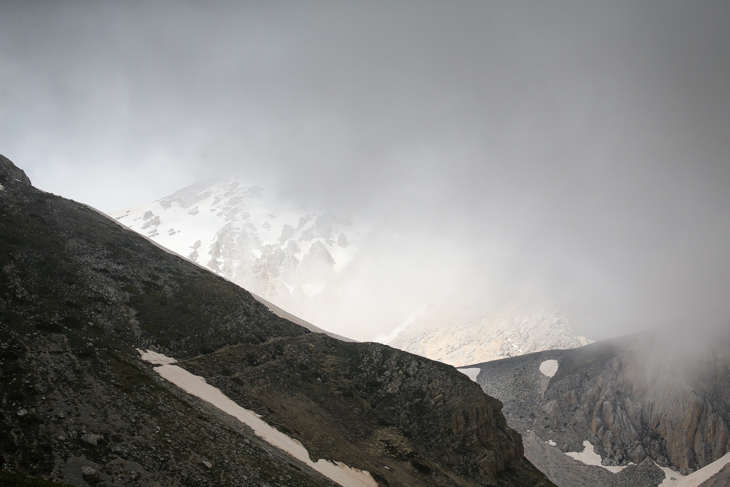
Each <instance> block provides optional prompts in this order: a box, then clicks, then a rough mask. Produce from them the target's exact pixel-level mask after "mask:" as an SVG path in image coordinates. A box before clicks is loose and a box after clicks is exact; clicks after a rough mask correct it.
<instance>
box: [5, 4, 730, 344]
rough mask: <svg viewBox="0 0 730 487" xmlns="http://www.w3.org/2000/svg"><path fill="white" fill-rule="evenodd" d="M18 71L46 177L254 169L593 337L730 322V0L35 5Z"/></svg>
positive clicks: (35, 160)
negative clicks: (387, 226)
mask: <svg viewBox="0 0 730 487" xmlns="http://www.w3.org/2000/svg"><path fill="white" fill-rule="evenodd" d="M0 66H2V70H0V90H1V91H0V141H1V142H2V149H0V150H2V151H3V152H4V153H5V154H6V155H7V156H9V157H11V159H14V160H15V161H16V162H17V163H18V164H19V165H21V166H24V167H25V168H26V169H27V171H28V173H29V175H30V176H31V178H32V179H33V180H34V182H35V183H36V184H38V185H39V186H40V187H41V188H44V189H48V190H51V191H54V192H57V193H60V194H63V195H65V196H69V197H73V198H76V199H80V200H84V201H86V202H89V203H91V204H94V205H95V206H98V207H100V208H101V209H104V210H113V209H116V208H118V207H122V206H129V205H133V204H137V203H144V202H147V201H149V200H152V199H155V198H157V197H160V196H163V195H164V194H167V193H170V192H172V191H173V190H175V189H177V188H178V187H179V186H182V185H183V184H186V183H190V182H193V181H195V180H197V179H201V178H205V177H210V176H212V175H215V174H225V173H230V172H236V171H247V172H249V173H251V174H253V175H254V177H258V178H262V179H267V180H272V181H275V184H277V185H279V186H281V187H283V188H284V189H285V190H286V191H287V192H288V193H289V194H291V195H292V197H295V198H300V197H304V198H309V199H319V200H321V202H322V204H324V205H327V206H330V207H336V208H339V209H341V210H343V211H345V212H349V213H350V214H355V215H362V216H363V217H365V216H368V215H377V216H381V215H387V216H388V218H389V219H390V221H391V223H392V224H393V225H394V226H398V227H399V228H402V229H403V230H402V231H404V232H408V233H409V235H412V236H413V237H412V240H413V241H420V242H423V245H427V244H428V243H429V242H430V243H433V245H434V248H446V247H448V248H452V247H453V245H454V244H453V243H454V242H456V243H457V244H458V245H457V247H458V248H459V249H460V250H459V252H461V253H462V255H461V256H460V259H458V260H459V262H462V261H465V262H469V263H470V264H469V265H468V267H469V272H467V271H465V272H466V273H467V275H468V277H467V278H465V282H467V283H468V284H469V286H471V287H475V286H476V287H478V288H479V289H484V290H485V291H484V292H485V293H486V292H492V291H491V290H493V289H494V288H500V287H520V286H528V287H529V286H533V287H536V288H539V289H540V290H541V291H540V292H542V293H544V294H547V295H549V296H550V297H552V298H554V299H557V300H558V301H560V302H561V303H562V304H563V305H564V306H567V307H570V308H571V309H572V310H573V311H574V313H575V315H576V316H578V317H579V318H578V321H579V325H580V326H582V327H583V329H582V330H580V331H581V332H584V333H586V334H589V335H592V336H594V337H601V336H609V335H613V334H616V333H622V332H626V331H630V330H632V329H635V328H637V327H638V328H643V327H647V326H654V325H658V324H662V323H680V324H681V323H685V324H686V323H695V322H701V323H712V324H715V325H717V326H727V325H728V319H730V306H729V305H728V304H727V300H726V299H725V296H726V295H727V292H728V290H730V277H728V276H730V272H728V271H730V258H729V257H728V256H727V255H726V254H727V251H726V250H727V248H728V243H729V240H730V221H729V220H730V216H729V215H730V212H728V209H730V196H729V195H728V191H727V189H728V187H730V185H729V183H730V161H729V156H728V154H730V150H729V149H730V142H729V141H730V88H728V87H730V7H728V5H727V4H726V3H724V2H693V3H692V4H691V5H690V4H687V3H681V2H676V3H675V2H642V3H641V4H639V5H636V4H634V3H633V2H625V3H621V2H611V3H610V4H609V3H607V2H595V3H586V2H574V3H573V2H552V3H549V4H547V3H539V4H535V3H531V2H525V3H520V2H490V3H485V2H473V3H470V2H464V3H459V4H453V3H449V4H445V3H427V2H403V3H400V4H398V5H393V3H392V2H382V3H379V2H375V3H368V4H367V5H365V4H361V3H354V2H353V3H342V2H331V3H328V2H322V3H307V5H306V6H305V5H304V4H286V3H273V2H266V3H254V2H251V3H246V4H240V3H237V2H235V3H219V4H217V6H215V7H205V8H203V7H200V6H194V5H192V4H187V5H182V6H181V4H179V3H174V4H173V3H165V2H158V3H154V2H152V3H150V2H145V3H142V2H139V3H126V4H124V5H123V4H121V3H107V4H102V5H95V6H93V7H90V6H89V5H88V4H85V3H81V2H59V3H56V4H55V5H54V6H52V7H49V6H47V5H44V4H43V3H41V2H38V3H35V4H34V3H32V2H24V3H23V4H18V5H3V6H2V7H0ZM272 184H274V183H272ZM485 249H486V250H485ZM425 254H428V252H425ZM464 257H465V258H464ZM462 258H463V260H462ZM444 265H448V259H444ZM482 286H483V287H482Z"/></svg>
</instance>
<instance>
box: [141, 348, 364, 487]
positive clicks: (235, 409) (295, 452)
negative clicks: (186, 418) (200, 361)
mask: <svg viewBox="0 0 730 487" xmlns="http://www.w3.org/2000/svg"><path fill="white" fill-rule="evenodd" d="M138 352H139V353H140V355H141V357H142V360H145V361H147V362H149V363H151V364H154V365H158V366H157V367H155V368H154V370H155V372H157V373H158V374H159V375H160V376H161V377H162V378H164V379H166V380H168V381H170V382H172V383H173V384H175V385H176V386H178V387H179V388H181V389H182V390H184V391H185V392H187V393H188V394H192V395H193V396H195V397H198V398H200V399H202V400H204V401H206V402H208V403H209V404H211V405H213V406H215V407H217V408H218V409H220V410H221V411H223V412H225V413H228V414H230V415H231V416H233V417H235V418H236V419H238V420H239V421H241V422H242V423H244V424H246V425H248V426H249V427H251V429H253V430H254V433H256V436H259V437H260V438H263V439H264V440H265V441H266V442H268V443H269V444H271V445H272V446H275V447H276V448H279V449H280V450H283V451H285V452H287V453H288V454H290V455H291V456H293V457H294V458H296V459H297V460H299V461H301V462H303V463H306V464H307V465H308V466H310V467H311V468H313V469H314V470H316V471H317V472H319V473H321V474H322V475H324V476H326V477H328V478H330V479H332V480H333V481H335V482H337V483H338V484H340V485H342V486H343V487H378V484H377V482H375V480H373V478H372V477H371V476H370V473H368V472H367V471H363V470H358V469H356V468H350V467H348V466H347V465H345V464H344V463H341V462H332V461H329V460H324V459H319V460H317V461H316V462H312V460H310V458H309V453H308V452H307V449H306V448H304V446H303V445H302V444H301V443H299V442H298V441H297V440H295V439H292V438H290V437H289V436H287V435H285V434H284V433H282V432H281V431H278V430H277V429H275V428H273V427H271V426H270V425H269V424H268V423H266V422H265V421H263V420H262V419H261V418H260V417H259V416H258V415H257V414H256V413H254V412H253V411H249V410H248V409H244V408H242V407H241V406H239V405H238V404H236V403H235V402H233V401H232V400H231V399H230V398H228V396H226V395H225V394H223V393H222V392H221V391H220V390H219V389H218V388H216V387H213V386H211V385H210V384H208V383H206V382H205V379H204V378H202V377H199V376H197V375H193V374H191V373H190V372H188V371H187V370H185V369H182V368H180V367H178V366H176V365H172V364H173V363H175V362H177V361H176V360H175V359H173V358H170V357H166V356H164V355H162V354H159V353H156V352H152V351H150V350H147V351H142V350H138Z"/></svg>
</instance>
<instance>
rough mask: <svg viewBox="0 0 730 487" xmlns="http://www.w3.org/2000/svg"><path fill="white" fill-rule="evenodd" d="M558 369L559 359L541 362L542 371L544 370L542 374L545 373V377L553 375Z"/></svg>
mask: <svg viewBox="0 0 730 487" xmlns="http://www.w3.org/2000/svg"><path fill="white" fill-rule="evenodd" d="M557 371H558V361H557V360H546V361H544V362H543V363H541V364H540V372H542V375H544V376H545V377H553V376H554V375H555V373H556V372H557Z"/></svg>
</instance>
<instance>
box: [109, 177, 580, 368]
mask: <svg viewBox="0 0 730 487" xmlns="http://www.w3.org/2000/svg"><path fill="white" fill-rule="evenodd" d="M111 216H112V217H114V218H115V219H117V220H118V221H119V222H121V223H123V224H124V225H126V226H128V227H130V228H132V229H133V230H136V231H137V232H139V233H141V234H142V235H145V236H147V237H148V238H151V239H153V240H154V241H156V242H158V243H159V244H161V245H163V246H164V247H166V248H169V249H171V250H173V251H175V252H176V253H178V254H180V255H182V256H185V257H187V258H188V259H190V260H192V261H194V262H197V263H199V264H201V265H204V266H206V267H207V268H209V269H211V270H212V271H214V272H216V273H218V274H220V275H222V276H224V277H226V278H228V279H230V280H232V281H233V282H235V283H237V284H239V285H241V286H242V287H244V288H246V289H248V290H250V291H251V292H253V293H256V294H258V295H260V296H261V297H263V298H264V299H266V300H268V301H270V302H272V303H274V304H275V305H277V306H279V307H281V308H282V309H284V310H286V311H287V312H289V313H291V314H293V315H296V316H299V317H301V318H303V319H305V320H307V321H309V322H311V323H313V324H315V325H316V326H319V327H321V328H323V329H327V330H330V331H334V332H335V333H339V334H344V335H349V336H353V335H354V337H356V338H358V339H361V340H373V341H376V342H380V343H385V344H388V345H390V346H393V347H396V348H400V349H402V350H406V351H409V352H412V353H416V354H418V355H421V356H424V357H428V358H431V359H434V360H439V361H442V362H445V363H448V364H452V365H464V364H468V363H475V362H480V361H487V360H494V359H499V358H504V357H509V356H513V355H520V354H523V353H529V352H534V351H540V350H549V349H555V348H571V347H578V346H581V345H584V344H586V343H588V342H589V341H590V340H587V339H586V338H584V337H579V336H577V335H576V334H575V332H574V331H573V329H572V326H571V324H570V320H569V318H568V316H567V315H566V314H565V313H564V312H562V311H561V310H560V309H558V308H557V307H556V306H555V305H554V304H552V303H548V302H544V301H539V302H535V301H530V300H527V299H521V300H520V299H512V300H511V301H509V302H507V303H501V304H500V305H499V306H496V307H495V306H494V305H492V306H487V305H485V302H484V300H482V299H479V298H475V299H472V300H469V301H466V302H465V301H463V300H455V299H454V297H453V296H451V295H448V294H447V295H434V294H424V295H419V296H415V299H413V295H414V293H413V292H411V293H410V294H409V293H408V292H407V291H405V292H404V291H403V290H397V289H394V290H393V292H392V293H391V294H390V295H388V294H387V293H385V295H384V293H382V292H381V293H373V292H372V290H373V289H376V288H382V289H388V288H389V286H391V285H392V284H391V283H390V282H388V281H390V280H393V279H396V278H398V277H400V278H401V279H402V282H405V283H408V282H410V283H411V285H412V284H413V283H414V279H415V278H413V279H411V280H410V281H409V279H408V277H407V276H398V274H399V270H398V267H397V265H396V263H395V262H394V261H395V260H397V258H398V256H399V255H400V254H399V253H398V252H403V251H405V252H407V249H396V248H393V247H396V246H398V245H404V244H403V243H402V242H399V240H398V239H397V238H390V237H391V235H390V234H389V233H388V230H387V229H386V228H384V226H383V225H382V224H381V223H380V222H377V221H366V222H358V221H353V220H350V219H348V218H347V217H346V216H343V215H337V214H336V213H335V212H334V211H330V210H319V211H313V210H308V209H306V208H305V207H303V206H302V205H296V204H293V203H292V202H291V201H290V200H288V199H286V198H283V197H282V196H281V195H278V194H277V193H276V192H275V191H273V190H270V189H266V188H263V187H261V186H259V185H256V184H253V183H251V182H249V181H246V180H245V179H244V178H240V177H239V178H232V179H224V180H216V181H208V182H201V183H198V184H194V185H192V186H189V187H187V188H184V189H182V190H180V191H177V192H176V193H174V194H172V195H170V196H167V197H165V198H162V199H160V200H158V201H155V202H153V203H151V204H148V205H144V206H141V207H137V208H130V209H125V210H121V211H117V212H113V213H111ZM383 249H385V250H383ZM430 259H431V260H432V261H436V260H437V259H444V260H448V256H430ZM423 265H424V266H428V265H429V262H423ZM378 268H388V269H389V272H388V273H383V272H378V271H377V269H378ZM401 273H402V272H401ZM394 276H398V277H394ZM399 282H401V281H399ZM404 295H406V296H408V297H409V298H411V302H414V303H415V302H420V303H427V304H425V305H423V304H421V305H419V306H415V305H413V306H412V307H411V308H407V304H403V303H401V301H405V300H404V299H402V298H403V296H404ZM373 300H378V301H379V304H378V306H373V305H372V301H373ZM374 309H376V310H377V311H373V310H374ZM404 310H405V311H404ZM409 314H410V316H408V315H409ZM404 316H405V320H404ZM358 320H362V321H358ZM368 320H370V322H368ZM372 321H385V322H387V323H390V330H389V332H388V333H385V334H381V335H379V336H375V335H376V334H374V333H372V331H370V330H372V329H376V328H375V326H376V325H382V323H372ZM345 330H349V333H348V332H347V331H345Z"/></svg>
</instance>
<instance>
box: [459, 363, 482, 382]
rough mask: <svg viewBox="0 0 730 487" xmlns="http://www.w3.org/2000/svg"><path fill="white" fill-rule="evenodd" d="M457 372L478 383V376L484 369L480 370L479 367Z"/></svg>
mask: <svg viewBox="0 0 730 487" xmlns="http://www.w3.org/2000/svg"><path fill="white" fill-rule="evenodd" d="M456 370H458V371H459V372H461V373H462V374H464V375H466V376H467V377H469V378H470V379H471V380H473V381H474V382H476V381H477V376H478V375H479V372H481V371H482V369H480V368H478V367H474V368H468V369H456Z"/></svg>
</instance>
